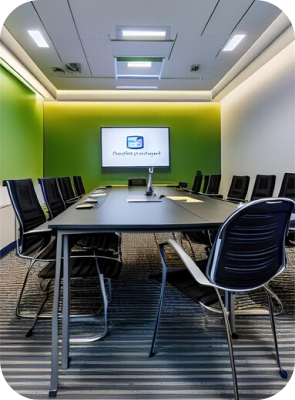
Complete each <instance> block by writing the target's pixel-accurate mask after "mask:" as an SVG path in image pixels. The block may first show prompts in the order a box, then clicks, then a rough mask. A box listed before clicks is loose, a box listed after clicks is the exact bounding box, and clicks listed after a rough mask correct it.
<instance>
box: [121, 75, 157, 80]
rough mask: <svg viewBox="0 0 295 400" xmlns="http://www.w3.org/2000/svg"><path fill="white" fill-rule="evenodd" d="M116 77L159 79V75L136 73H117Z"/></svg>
mask: <svg viewBox="0 0 295 400" xmlns="http://www.w3.org/2000/svg"><path fill="white" fill-rule="evenodd" d="M117 78H150V79H160V76H159V75H138V74H118V75H117V76H116V79H117Z"/></svg>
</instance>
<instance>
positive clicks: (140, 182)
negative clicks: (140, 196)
mask: <svg viewBox="0 0 295 400" xmlns="http://www.w3.org/2000/svg"><path fill="white" fill-rule="evenodd" d="M128 186H147V183H146V179H145V178H129V179H128Z"/></svg>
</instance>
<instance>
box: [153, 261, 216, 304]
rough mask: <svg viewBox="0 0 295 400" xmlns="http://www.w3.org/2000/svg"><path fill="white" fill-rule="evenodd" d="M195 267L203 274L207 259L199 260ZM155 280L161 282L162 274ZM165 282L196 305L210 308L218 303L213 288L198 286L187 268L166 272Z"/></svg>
mask: <svg viewBox="0 0 295 400" xmlns="http://www.w3.org/2000/svg"><path fill="white" fill-rule="evenodd" d="M197 265H198V267H199V268H200V269H201V270H202V272H203V273H205V270H206V266H207V259H205V260H199V261H198V262H197ZM155 278H156V279H157V280H158V281H159V282H161V281H162V274H158V275H157V276H156V277H155ZM166 280H167V282H168V283H169V284H170V285H172V286H174V287H175V288H177V289H178V290H179V291H180V292H182V293H183V294H184V295H186V296H188V297H189V298H191V299H192V300H194V301H196V302H197V303H202V304H205V305H206V306H210V305H212V304H215V303H217V302H218V298H217V295H216V292H215V290H214V288H212V287H208V286H203V285H200V284H198V282H196V280H195V279H194V278H193V277H192V275H191V273H190V272H189V270H188V269H187V268H181V269H178V270H176V271H168V272H167V277H166Z"/></svg>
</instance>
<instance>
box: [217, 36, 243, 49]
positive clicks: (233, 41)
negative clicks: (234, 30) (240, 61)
mask: <svg viewBox="0 0 295 400" xmlns="http://www.w3.org/2000/svg"><path fill="white" fill-rule="evenodd" d="M245 36H246V35H235V36H233V37H232V38H231V39H230V41H229V42H228V43H227V45H226V46H225V47H224V48H223V51H232V50H233V49H235V48H236V47H237V45H238V44H239V43H240V42H241V41H242V40H243V39H244V37H245Z"/></svg>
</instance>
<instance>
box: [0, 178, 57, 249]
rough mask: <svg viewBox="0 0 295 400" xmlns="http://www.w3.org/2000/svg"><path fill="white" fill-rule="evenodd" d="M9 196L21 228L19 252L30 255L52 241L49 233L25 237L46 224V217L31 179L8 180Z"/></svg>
mask: <svg viewBox="0 0 295 400" xmlns="http://www.w3.org/2000/svg"><path fill="white" fill-rule="evenodd" d="M3 186H6V187H7V190H8V194H9V197H10V201H11V204H12V207H13V209H14V212H15V215H16V217H17V220H18V223H19V227H20V231H19V232H20V237H19V241H17V244H18V247H17V251H18V252H20V253H21V254H28V253H31V252H33V251H34V250H37V249H38V248H39V247H40V246H45V245H46V244H47V243H49V241H50V237H51V235H49V234H48V232H47V233H46V232H44V233H43V234H42V233H39V232H38V233H36V235H34V234H30V235H25V233H26V232H29V231H31V230H32V229H35V228H37V227H38V226H39V225H41V224H43V223H44V222H46V217H45V214H44V211H43V210H42V207H41V206H40V203H39V200H38V198H37V195H36V192H35V188H34V185H33V182H32V180H31V179H20V180H6V181H4V182H3Z"/></svg>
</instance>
